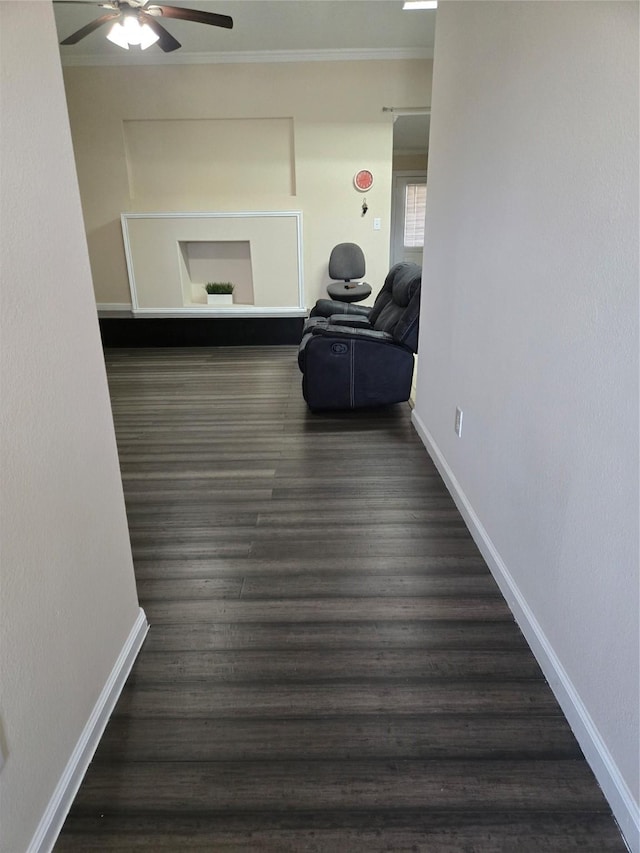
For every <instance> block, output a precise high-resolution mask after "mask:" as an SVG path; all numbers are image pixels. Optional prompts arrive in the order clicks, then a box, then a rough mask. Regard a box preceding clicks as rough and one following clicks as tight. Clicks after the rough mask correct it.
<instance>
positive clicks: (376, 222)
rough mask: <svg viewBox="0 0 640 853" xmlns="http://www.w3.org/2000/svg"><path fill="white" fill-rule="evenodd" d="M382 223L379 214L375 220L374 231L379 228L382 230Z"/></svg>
mask: <svg viewBox="0 0 640 853" xmlns="http://www.w3.org/2000/svg"><path fill="white" fill-rule="evenodd" d="M381 225H382V220H381V219H380V217H379V216H377V217H376V218H375V219H374V220H373V230H374V231H379V230H380V227H381Z"/></svg>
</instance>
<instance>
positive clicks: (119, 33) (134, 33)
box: [54, 0, 233, 53]
mask: <svg viewBox="0 0 640 853" xmlns="http://www.w3.org/2000/svg"><path fill="white" fill-rule="evenodd" d="M54 2H55V3H69V4H71V3H72V4H73V5H74V6H77V5H84V6H99V7H101V8H103V9H107V10H108V11H107V12H105V14H104V15H100V16H99V17H98V18H96V19H95V20H94V21H91V22H90V23H88V24H86V25H85V26H84V27H81V28H80V29H79V30H76V32H75V33H72V34H71V35H70V36H67V38H66V39H64V40H63V41H61V42H60V44H77V42H79V41H80V39H83V38H84V37H85V36H88V35H90V34H91V33H92V32H94V31H95V30H97V29H98V27H101V26H103V24H107V23H109V21H113V26H112V27H111V30H110V31H109V33H108V34H107V38H108V39H109V41H112V42H113V43H114V44H117V45H119V46H120V47H123V48H125V49H126V50H128V49H129V45H132V44H138V45H140V47H141V49H142V50H146V48H148V47H150V45H152V44H155V43H156V42H157V43H158V46H159V47H160V49H161V50H164V52H165V53H169V52H170V51H172V50H177V49H178V48H179V47H181V45H180V42H179V41H178V40H177V39H175V38H174V37H173V36H172V35H171V33H170V32H169V31H168V30H166V29H165V28H164V27H163V26H162V25H161V24H160V23H159V22H158V18H179V19H180V20H182V21H193V22H194V23H196V24H210V25H211V26H212V27H224V28H225V29H228V30H230V29H231V28H232V27H233V19H232V18H230V17H229V16H228V15H218V14H216V13H215V12H201V11H200V10H198V9H185V8H184V7H182V6H166V5H165V4H164V3H154V2H153V0H105V2H104V3H95V2H93V0H54Z"/></svg>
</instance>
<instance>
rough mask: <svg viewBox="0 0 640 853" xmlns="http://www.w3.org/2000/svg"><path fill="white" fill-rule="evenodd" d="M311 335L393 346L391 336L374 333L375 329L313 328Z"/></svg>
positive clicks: (349, 327) (384, 333) (346, 327)
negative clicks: (376, 342)
mask: <svg viewBox="0 0 640 853" xmlns="http://www.w3.org/2000/svg"><path fill="white" fill-rule="evenodd" d="M310 331H311V334H312V335H322V336H323V337H325V338H352V339H354V338H355V339H356V340H366V341H378V342H380V343H390V344H395V341H394V339H393V335H390V334H389V332H376V330H375V329H357V328H356V327H355V326H334V325H327V326H314V327H313V328H312V329H311V330H310Z"/></svg>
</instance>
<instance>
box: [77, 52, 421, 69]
mask: <svg viewBox="0 0 640 853" xmlns="http://www.w3.org/2000/svg"><path fill="white" fill-rule="evenodd" d="M393 59H395V60H398V59H433V50H431V49H429V48H354V49H351V50H342V49H331V50H247V51H241V50H240V51H233V52H227V53H188V52H186V51H185V52H184V53H178V52H176V53H168V54H164V53H158V52H154V53H141V52H140V51H136V52H135V53H133V52H129V51H126V52H125V51H122V55H120V54H117V55H114V54H108V55H107V54H102V55H100V54H94V55H89V54H74V55H71V54H64V55H62V56H61V60H62V65H63V66H64V67H67V68H72V67H74V66H87V65H96V66H121V65H220V64H228V63H267V62H357V61H363V60H369V61H370V60H393Z"/></svg>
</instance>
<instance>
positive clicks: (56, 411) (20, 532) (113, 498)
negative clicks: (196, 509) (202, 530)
mask: <svg viewBox="0 0 640 853" xmlns="http://www.w3.org/2000/svg"><path fill="white" fill-rule="evenodd" d="M0 48H1V49H0V63H1V65H0V76H1V86H2V88H1V115H2V122H1V126H0V134H1V137H0V138H1V148H2V195H1V222H2V230H1V235H0V254H1V257H2V288H1V290H0V370H1V373H0V383H1V389H2V419H1V420H0V450H1V457H0V459H1V466H2V488H1V490H0V502H1V503H0V508H1V514H0V541H1V546H2V551H1V568H0V571H1V574H0V579H1V584H2V586H1V590H0V592H1V595H0V650H1V655H0V667H1V669H0V676H1V679H0V681H1V695H0V726H1V728H2V739H3V741H4V745H5V747H6V751H7V757H6V764H5V765H4V767H3V769H2V772H1V773H0V794H1V800H0V824H1V826H2V831H1V836H0V849H1V850H2V851H3V853H19V851H24V850H26V849H27V847H28V844H29V842H30V840H31V838H32V837H33V834H34V832H35V830H36V827H37V826H38V823H39V821H40V818H41V817H42V815H43V813H44V811H45V808H46V807H47V804H48V802H49V799H50V797H51V795H52V793H53V791H54V788H55V786H56V784H57V782H58V780H59V778H60V776H61V774H62V772H63V770H64V768H65V765H66V763H67V760H68V759H69V757H70V755H71V753H72V751H73V749H74V747H75V745H76V743H77V741H78V738H79V737H80V734H81V733H82V730H83V728H84V726H85V724H86V722H87V720H88V718H89V715H90V713H91V711H92V709H93V707H94V704H95V703H96V700H97V699H98V697H99V695H100V691H101V690H102V688H103V686H104V684H105V682H106V680H107V677H108V676H109V674H110V672H111V670H112V667H113V665H114V663H115V661H116V658H117V656H118V654H119V653H120V650H121V648H122V646H123V644H124V643H125V641H126V639H127V637H128V635H129V633H130V631H131V628H132V627H133V624H134V622H135V620H136V617H137V616H138V603H137V599H136V591H135V584H134V578H133V568H132V562H131V552H130V547H129V537H128V532H127V524H126V517H125V511H124V501H123V496H122V485H121V481H120V475H119V470H118V459H117V453H116V447H115V440H114V433H113V424H112V419H111V410H110V404H109V397H108V390H107V384H106V378H105V371H104V363H103V360H102V353H101V348H100V338H99V333H98V326H97V320H96V314H95V305H94V301H93V292H92V288H91V276H90V271H89V261H88V256H87V247H86V240H85V236H84V229H83V223H82V214H81V209H80V199H79V194H78V186H77V179H76V175H75V169H74V163H73V153H72V148H71V138H70V133H69V126H68V119H67V116H66V109H65V100H64V91H63V83H62V73H61V70H60V62H59V56H58V48H57V43H56V32H55V27H54V22H53V12H52V7H51V4H50V3H48V2H35V0H29V1H28V2H15V1H14V0H10V2H2V3H0Z"/></svg>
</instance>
